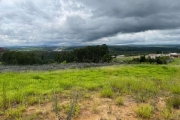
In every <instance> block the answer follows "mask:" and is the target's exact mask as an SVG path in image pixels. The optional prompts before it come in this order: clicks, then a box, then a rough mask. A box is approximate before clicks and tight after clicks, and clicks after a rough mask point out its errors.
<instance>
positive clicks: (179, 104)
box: [166, 95, 180, 110]
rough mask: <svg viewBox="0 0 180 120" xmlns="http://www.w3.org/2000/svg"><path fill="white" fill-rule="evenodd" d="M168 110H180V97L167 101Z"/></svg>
mask: <svg viewBox="0 0 180 120" xmlns="http://www.w3.org/2000/svg"><path fill="white" fill-rule="evenodd" d="M166 105H167V108H168V109H169V110H170V109H171V108H175V109H179V108H180V97H179V95H176V96H173V97H170V98H167V99H166Z"/></svg>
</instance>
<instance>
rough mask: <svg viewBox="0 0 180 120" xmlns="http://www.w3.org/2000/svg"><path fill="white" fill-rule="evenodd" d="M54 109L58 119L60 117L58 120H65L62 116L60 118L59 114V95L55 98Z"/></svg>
mask: <svg viewBox="0 0 180 120" xmlns="http://www.w3.org/2000/svg"><path fill="white" fill-rule="evenodd" d="M53 109H54V112H55V113H56V115H57V117H58V120H63V119H64V118H63V117H62V116H60V114H59V110H60V107H59V105H58V98H57V94H56V95H55V97H54V105H53Z"/></svg>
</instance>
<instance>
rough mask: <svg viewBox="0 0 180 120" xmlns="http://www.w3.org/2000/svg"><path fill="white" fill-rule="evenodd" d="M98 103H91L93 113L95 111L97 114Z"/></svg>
mask: <svg viewBox="0 0 180 120" xmlns="http://www.w3.org/2000/svg"><path fill="white" fill-rule="evenodd" d="M98 105H99V103H95V104H94V105H93V107H92V112H93V113H95V114H97V113H98V112H99V111H98Z"/></svg>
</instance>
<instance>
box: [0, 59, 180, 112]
mask: <svg viewBox="0 0 180 120" xmlns="http://www.w3.org/2000/svg"><path fill="white" fill-rule="evenodd" d="M179 63H180V59H175V61H174V62H173V63H171V64H169V65H150V64H139V65H119V66H108V67H97V68H84V69H67V70H55V71H39V72H37V71H26V72H3V73H0V88H1V89H0V96H1V97H0V108H1V111H3V110H4V109H6V110H7V109H10V108H12V106H14V105H26V107H27V106H30V105H33V104H36V103H38V102H39V101H40V102H41V103H44V102H48V101H50V100H51V95H52V94H54V93H66V92H67V91H71V90H73V89H78V90H82V91H85V92H86V93H90V92H96V93H99V94H100V97H107V98H112V99H114V98H117V97H118V96H119V95H122V96H126V95H131V96H133V98H134V99H135V100H136V101H137V102H147V101H148V100H150V99H153V98H154V97H156V96H163V97H168V96H173V95H180V65H179ZM1 113H2V112H1Z"/></svg>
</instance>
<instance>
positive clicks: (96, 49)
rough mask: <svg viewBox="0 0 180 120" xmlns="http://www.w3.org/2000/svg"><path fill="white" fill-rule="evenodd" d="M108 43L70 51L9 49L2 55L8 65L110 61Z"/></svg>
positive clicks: (3, 60) (4, 62)
mask: <svg viewBox="0 0 180 120" xmlns="http://www.w3.org/2000/svg"><path fill="white" fill-rule="evenodd" d="M111 59H112V58H111V55H110V54H109V50H108V47H107V45H106V44H103V45H97V46H86V47H83V48H77V49H74V50H70V51H59V52H58V51H7V52H4V53H3V54H2V56H1V60H2V63H3V64H6V65H33V64H49V63H66V62H68V63H70V62H93V63H99V62H110V61H111Z"/></svg>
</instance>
